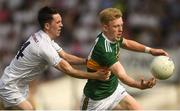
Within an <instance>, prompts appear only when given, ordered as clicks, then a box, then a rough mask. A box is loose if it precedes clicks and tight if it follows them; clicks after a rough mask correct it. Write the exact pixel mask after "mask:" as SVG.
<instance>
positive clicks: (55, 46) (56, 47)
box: [51, 40, 62, 52]
mask: <svg viewBox="0 0 180 111" xmlns="http://www.w3.org/2000/svg"><path fill="white" fill-rule="evenodd" d="M51 44H52V46H53V48H54V49H55V50H56V51H57V52H60V51H61V50H62V48H61V47H60V46H59V45H58V44H57V43H56V42H54V40H53V41H51Z"/></svg>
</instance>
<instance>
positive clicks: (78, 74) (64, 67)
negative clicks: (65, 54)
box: [56, 60, 97, 79]
mask: <svg viewBox="0 0 180 111" xmlns="http://www.w3.org/2000/svg"><path fill="white" fill-rule="evenodd" d="M56 68H57V69H58V70H61V71H62V72H64V73H66V74H68V75H69V76H72V77H75V78H79V79H96V78H97V77H96V75H95V74H92V73H89V72H84V71H80V70H77V69H74V68H73V67H71V65H70V64H69V63H68V62H66V61H65V60H61V62H60V63H59V64H58V65H57V66H56Z"/></svg>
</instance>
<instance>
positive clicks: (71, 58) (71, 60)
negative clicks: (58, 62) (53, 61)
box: [59, 50, 86, 65]
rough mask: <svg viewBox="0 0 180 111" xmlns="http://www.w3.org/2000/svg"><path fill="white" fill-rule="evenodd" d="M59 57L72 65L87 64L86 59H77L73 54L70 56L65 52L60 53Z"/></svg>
mask: <svg viewBox="0 0 180 111" xmlns="http://www.w3.org/2000/svg"><path fill="white" fill-rule="evenodd" d="M59 55H60V56H61V57H62V58H63V59H64V60H66V61H67V62H69V63H70V64H75V65H85V64H86V59H85V58H81V57H77V56H75V55H72V54H68V53H66V52H65V51H64V50H62V51H60V52H59Z"/></svg>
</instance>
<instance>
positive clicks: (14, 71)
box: [0, 7, 109, 110]
mask: <svg viewBox="0 0 180 111" xmlns="http://www.w3.org/2000/svg"><path fill="white" fill-rule="evenodd" d="M38 22H39V24H40V27H41V29H42V30H40V31H38V32H36V33H34V34H32V35H31V36H30V37H29V39H28V40H27V41H26V42H25V43H24V45H23V46H22V47H21V49H20V50H19V51H18V53H17V55H16V56H15V57H14V59H13V60H12V61H11V63H10V65H9V66H7V67H6V68H5V70H4V73H3V75H2V77H1V78H0V97H1V99H2V100H3V103H4V105H5V107H12V106H17V107H18V108H20V109H25V110H28V109H29V110H32V109H34V108H33V107H32V105H31V104H30V102H29V101H27V95H28V92H29V88H28V87H29V86H28V83H29V81H30V80H33V79H34V78H35V77H37V75H38V74H40V73H41V72H42V71H43V70H44V69H46V67H47V66H48V65H50V66H54V67H55V68H57V69H58V70H60V71H62V72H64V73H66V74H68V75H70V76H72V77H76V78H82V79H98V80H106V79H108V78H109V74H108V71H106V70H100V71H97V72H95V73H93V74H92V73H88V72H84V71H80V70H77V69H74V68H73V67H72V66H71V65H70V64H85V63H86V59H83V58H79V57H76V56H73V55H71V54H68V53H66V52H65V51H64V50H63V49H62V48H61V47H60V46H59V45H58V44H57V43H55V42H54V41H53V40H54V39H56V38H57V37H59V35H60V32H61V28H62V27H63V24H62V18H61V16H60V14H59V12H58V10H57V9H54V8H50V7H43V8H42V9H40V11H39V13H38ZM69 63H70V64H69Z"/></svg>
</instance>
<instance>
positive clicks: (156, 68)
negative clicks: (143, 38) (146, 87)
mask: <svg viewBox="0 0 180 111" xmlns="http://www.w3.org/2000/svg"><path fill="white" fill-rule="evenodd" d="M174 69H175V67H174V62H173V61H172V59H171V58H169V57H167V56H157V57H155V58H154V59H153V61H152V63H151V73H152V74H153V76H154V77H155V78H157V79H160V80H165V79H168V78H169V77H170V76H171V75H172V74H173V71H174Z"/></svg>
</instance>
